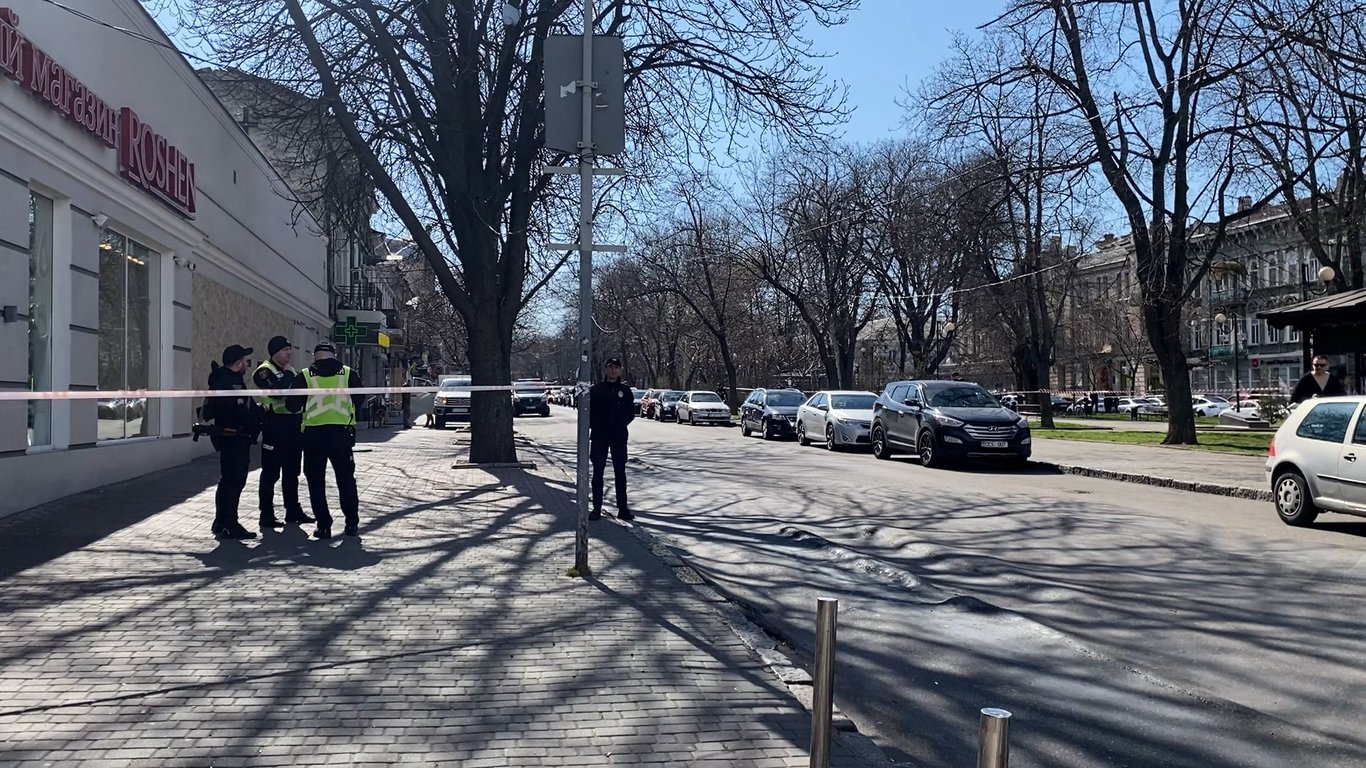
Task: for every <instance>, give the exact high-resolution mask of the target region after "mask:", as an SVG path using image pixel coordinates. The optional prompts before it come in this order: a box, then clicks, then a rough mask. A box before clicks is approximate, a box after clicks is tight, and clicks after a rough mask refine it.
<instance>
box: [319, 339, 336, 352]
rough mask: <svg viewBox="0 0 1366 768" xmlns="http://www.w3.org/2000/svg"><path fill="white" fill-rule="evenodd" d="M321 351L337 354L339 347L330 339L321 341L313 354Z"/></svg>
mask: <svg viewBox="0 0 1366 768" xmlns="http://www.w3.org/2000/svg"><path fill="white" fill-rule="evenodd" d="M319 352H331V353H332V354H334V355H335V354H337V348H336V347H335V346H333V345H332V342H330V341H320V342H318V345H317V346H316V347H314V348H313V354H315V355H316V354H318V353H319Z"/></svg>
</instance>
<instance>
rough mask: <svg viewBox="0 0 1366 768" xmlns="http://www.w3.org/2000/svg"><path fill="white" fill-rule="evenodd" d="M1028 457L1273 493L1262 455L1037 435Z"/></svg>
mask: <svg viewBox="0 0 1366 768" xmlns="http://www.w3.org/2000/svg"><path fill="white" fill-rule="evenodd" d="M1032 458H1033V459H1034V461H1036V462H1043V463H1048V464H1055V465H1058V466H1060V467H1064V468H1066V469H1068V470H1069V471H1073V470H1076V471H1077V473H1078V474H1093V475H1095V476H1099V477H1111V478H1114V479H1118V480H1125V481H1128V482H1141V483H1147V484H1151V485H1170V486H1173V487H1177V488H1184V489H1186V490H1193V491H1201V492H1205V493H1214V494H1219V495H1224V496H1239V497H1242V498H1253V499H1262V500H1269V499H1270V498H1271V490H1270V486H1271V482H1270V480H1269V479H1268V478H1267V474H1266V457H1264V456H1243V455H1240V454H1234V453H1214V452H1210V451H1201V450H1194V449H1189V448H1178V447H1167V446H1156V445H1153V446H1147V445H1114V444H1111V443H1101V442H1090V441H1084V440H1062V439H1048V438H1036V439H1035V440H1034V452H1033V457H1032Z"/></svg>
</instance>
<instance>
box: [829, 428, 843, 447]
mask: <svg viewBox="0 0 1366 768" xmlns="http://www.w3.org/2000/svg"><path fill="white" fill-rule="evenodd" d="M825 448H826V450H829V451H840V450H844V446H842V445H840V444H839V443H836V442H835V425H833V424H826V425H825Z"/></svg>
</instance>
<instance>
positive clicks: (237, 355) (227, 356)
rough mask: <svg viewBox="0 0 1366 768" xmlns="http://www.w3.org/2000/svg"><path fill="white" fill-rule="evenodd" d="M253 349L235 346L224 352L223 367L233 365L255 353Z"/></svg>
mask: <svg viewBox="0 0 1366 768" xmlns="http://www.w3.org/2000/svg"><path fill="white" fill-rule="evenodd" d="M254 351H255V350H253V349H252V348H251V347H244V346H242V345H241V344H233V345H231V346H229V347H228V348H227V349H224V350H223V365H232V364H233V363H235V362H237V361H238V360H241V359H242V358H244V357H246V356H247V355H250V354H251V353H252V352H254Z"/></svg>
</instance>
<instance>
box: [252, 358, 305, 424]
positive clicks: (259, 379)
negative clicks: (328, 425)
mask: <svg viewBox="0 0 1366 768" xmlns="http://www.w3.org/2000/svg"><path fill="white" fill-rule="evenodd" d="M297 378H300V376H299V375H298V374H297V373H295V372H294V371H291V370H288V369H281V370H280V372H279V373H276V372H275V371H272V370H271V369H270V368H268V367H266V366H264V365H262V366H261V367H259V368H257V369H256V373H255V374H253V375H252V377H251V383H252V384H254V385H256V388H257V389H292V388H293V387H294V380H295V379H297ZM290 399H292V398H288V399H286V400H285V408H287V409H289V412H288V413H271V412H270V411H265V409H262V410H263V411H264V412H265V413H266V414H267V418H270V417H276V418H286V419H290V420H291V421H293V422H298V420H299V419H301V418H303V417H302V414H300V413H299V412H298V411H297V410H295V409H293V408H290V406H289V400H290ZM295 426H298V425H297V423H296V424H295Z"/></svg>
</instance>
